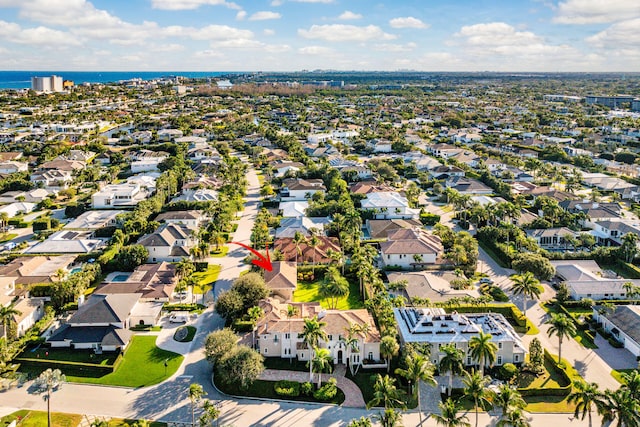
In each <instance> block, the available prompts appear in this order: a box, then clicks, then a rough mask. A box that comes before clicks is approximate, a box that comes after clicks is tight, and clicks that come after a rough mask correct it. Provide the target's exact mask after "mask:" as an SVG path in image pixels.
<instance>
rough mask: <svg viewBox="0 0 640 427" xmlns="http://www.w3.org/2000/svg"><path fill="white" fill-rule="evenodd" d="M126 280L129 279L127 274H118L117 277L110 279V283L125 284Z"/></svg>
mask: <svg viewBox="0 0 640 427" xmlns="http://www.w3.org/2000/svg"><path fill="white" fill-rule="evenodd" d="M128 278H129V275H128V274H118V275H117V276H114V277H113V278H112V279H111V281H112V282H126V281H127V279H128Z"/></svg>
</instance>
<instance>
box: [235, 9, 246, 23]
mask: <svg viewBox="0 0 640 427" xmlns="http://www.w3.org/2000/svg"><path fill="white" fill-rule="evenodd" d="M246 17H247V12H245V11H244V10H239V11H238V13H236V19H237V20H238V21H242V20H243V19H244V18H246Z"/></svg>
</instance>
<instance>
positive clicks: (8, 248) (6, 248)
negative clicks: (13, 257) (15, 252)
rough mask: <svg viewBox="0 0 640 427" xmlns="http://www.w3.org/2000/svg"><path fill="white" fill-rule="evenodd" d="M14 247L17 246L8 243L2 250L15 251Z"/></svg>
mask: <svg viewBox="0 0 640 427" xmlns="http://www.w3.org/2000/svg"><path fill="white" fill-rule="evenodd" d="M16 246H18V245H16V244H15V243H14V242H9V243H7V244H6V245H4V249H5V250H7V251H10V250H12V249H15V248H16Z"/></svg>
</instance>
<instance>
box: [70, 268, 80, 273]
mask: <svg viewBox="0 0 640 427" xmlns="http://www.w3.org/2000/svg"><path fill="white" fill-rule="evenodd" d="M79 271H82V267H74V268H72V269H71V271H70V272H69V274H75V273H77V272H79Z"/></svg>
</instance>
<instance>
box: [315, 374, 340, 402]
mask: <svg viewBox="0 0 640 427" xmlns="http://www.w3.org/2000/svg"><path fill="white" fill-rule="evenodd" d="M337 383H338V381H337V380H336V379H335V378H329V381H328V382H326V383H325V384H324V385H323V386H322V387H320V388H319V389H318V390H316V391H315V393H313V397H314V398H316V399H317V400H319V401H321V402H328V401H329V400H331V399H333V398H334V397H336V394H338V386H337Z"/></svg>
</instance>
